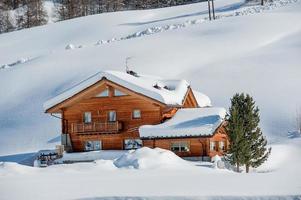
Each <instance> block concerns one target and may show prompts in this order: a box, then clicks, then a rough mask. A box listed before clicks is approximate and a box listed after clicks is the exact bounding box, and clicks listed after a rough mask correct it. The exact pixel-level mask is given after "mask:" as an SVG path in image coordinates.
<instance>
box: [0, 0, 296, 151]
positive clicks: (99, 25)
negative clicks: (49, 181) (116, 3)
mask: <svg viewBox="0 0 301 200" xmlns="http://www.w3.org/2000/svg"><path fill="white" fill-rule="evenodd" d="M259 7H260V6H257V7H247V6H246V5H245V3H244V2H243V1H242V0H219V1H216V8H217V11H218V12H217V16H218V18H220V19H218V20H216V21H210V22H209V21H207V20H206V18H207V4H206V3H198V4H192V5H186V6H177V7H172V8H163V9H155V10H144V11H126V12H117V13H107V14H101V15H95V16H88V17H83V18H78V19H73V20H68V21H63V22H60V23H55V24H49V25H46V26H41V27H36V28H32V29H27V30H22V31H17V32H13V33H8V34H1V35H0V67H1V66H2V68H3V69H0V92H1V98H0V138H1V140H0V155H7V154H13V153H20V152H32V151H36V150H38V149H41V148H42V149H44V148H53V146H54V144H55V143H57V142H59V134H60V121H59V120H58V119H55V118H53V117H51V116H48V115H46V114H44V113H43V107H42V106H43V103H44V102H45V101H46V100H47V99H49V98H51V97H53V96H55V95H57V94H59V93H61V92H62V91H63V90H65V89H66V88H69V87H70V86H72V85H74V84H75V83H77V82H79V81H80V80H83V79H85V78H86V77H89V76H90V75H92V74H94V73H96V72H98V71H100V70H110V69H112V70H124V68H125V58H126V57H132V59H131V60H130V61H129V64H130V66H131V68H132V69H133V70H136V71H138V72H141V73H146V74H153V75H158V76H165V77H167V78H184V79H187V80H188V81H189V82H190V83H191V85H192V86H193V88H195V89H197V90H199V91H201V92H204V93H205V94H207V95H208V96H209V97H210V98H211V100H212V104H213V105H216V106H224V107H228V106H229V99H230V97H231V96H232V95H233V94H234V93H235V92H248V93H250V94H251V95H253V96H254V98H255V100H256V101H257V103H258V105H259V107H260V108H261V116H262V126H263V128H264V131H265V133H266V134H267V135H268V136H269V138H270V139H277V138H278V136H279V135H282V136H284V135H286V133H287V131H289V130H292V129H294V123H293V122H294V117H295V116H294V115H295V110H296V107H298V106H300V105H301V100H300V99H301V93H300V92H298V91H299V90H300V89H299V85H301V80H300V74H301V68H300V65H301V62H300V59H299V57H298V56H299V54H300V42H301V39H300V38H301V37H300V34H301V24H300V23H299V20H300V17H301V13H300V9H301V3H300V2H299V1H297V2H294V1H286V0H285V1H281V2H279V1H276V3H274V4H273V6H270V7H269V6H266V7H261V8H259ZM272 8H274V9H272ZM241 15H243V16H241ZM244 15H245V16H244ZM158 30H159V31H158ZM145 33H146V34H145ZM127 38H130V39H127ZM108 40H109V43H108ZM69 44H72V45H69ZM67 45H69V46H70V47H72V46H73V47H74V49H72V48H71V49H69V50H66V49H65V47H66V46H67Z"/></svg>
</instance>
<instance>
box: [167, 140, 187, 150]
mask: <svg viewBox="0 0 301 200" xmlns="http://www.w3.org/2000/svg"><path fill="white" fill-rule="evenodd" d="M170 149H171V151H173V152H188V151H190V146H189V143H188V142H172V143H171V148H170Z"/></svg>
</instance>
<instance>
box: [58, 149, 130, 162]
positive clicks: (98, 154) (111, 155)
mask: <svg viewBox="0 0 301 200" xmlns="http://www.w3.org/2000/svg"><path fill="white" fill-rule="evenodd" d="M126 152H127V151H122V150H105V151H89V152H79V153H64V155H63V157H62V158H60V159H58V160H56V162H57V163H63V162H77V161H92V160H113V159H116V158H119V157H120V156H122V155H123V154H124V153H126Z"/></svg>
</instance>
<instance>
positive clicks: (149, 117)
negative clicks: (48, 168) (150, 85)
mask: <svg viewBox="0 0 301 200" xmlns="http://www.w3.org/2000/svg"><path fill="white" fill-rule="evenodd" d="M134 109H139V110H140V111H141V118H140V119H133V118H132V112H133V110H134ZM111 110H115V111H116V113H117V121H120V122H121V123H122V127H123V128H122V130H121V131H120V132H119V133H114V134H96V133H93V134H87V133H85V134H77V133H72V132H71V124H72V123H82V122H83V113H84V112H91V113H92V122H107V121H108V111H111ZM161 110H162V108H161V106H159V105H156V104H154V103H151V102H149V101H146V100H144V99H140V98H137V97H136V96H132V95H127V96H116V97H115V96H111V97H93V98H90V99H84V100H82V101H80V102H79V103H76V104H74V105H73V106H71V107H68V108H64V110H63V116H64V119H65V120H67V121H68V123H67V124H68V125H67V127H68V128H67V132H68V133H69V134H70V137H71V141H72V144H73V150H74V151H83V150H84V143H85V141H87V140H101V141H102V149H123V141H124V139H129V138H131V139H135V138H139V133H138V127H139V126H141V125H144V124H158V123H160V122H161V119H162V112H161Z"/></svg>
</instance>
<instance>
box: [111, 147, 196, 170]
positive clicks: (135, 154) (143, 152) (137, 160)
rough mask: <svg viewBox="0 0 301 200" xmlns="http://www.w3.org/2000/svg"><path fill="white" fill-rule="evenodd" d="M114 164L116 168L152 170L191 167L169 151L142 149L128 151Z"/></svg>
mask: <svg viewBox="0 0 301 200" xmlns="http://www.w3.org/2000/svg"><path fill="white" fill-rule="evenodd" d="M114 164H115V165H116V167H118V168H124V167H125V168H135V169H154V168H183V167H187V166H191V165H190V163H189V162H187V161H185V160H183V159H182V158H180V157H178V156H177V155H176V154H174V153H173V152H171V151H168V150H165V149H160V148H155V149H150V148H148V147H143V148H141V149H137V150H134V151H129V152H128V153H126V154H124V155H123V156H121V157H120V158H118V159H117V160H115V162H114Z"/></svg>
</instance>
